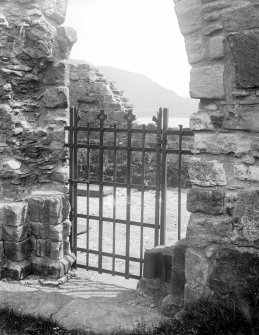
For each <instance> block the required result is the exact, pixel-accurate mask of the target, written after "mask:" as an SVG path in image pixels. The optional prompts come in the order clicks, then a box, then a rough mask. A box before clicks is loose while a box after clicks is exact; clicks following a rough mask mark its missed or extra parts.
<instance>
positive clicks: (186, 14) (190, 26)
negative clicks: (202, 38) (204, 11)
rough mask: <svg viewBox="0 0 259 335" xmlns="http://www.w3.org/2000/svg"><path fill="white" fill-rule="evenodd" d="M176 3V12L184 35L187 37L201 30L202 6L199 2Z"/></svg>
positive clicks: (185, 1) (197, 0) (191, 0)
mask: <svg viewBox="0 0 259 335" xmlns="http://www.w3.org/2000/svg"><path fill="white" fill-rule="evenodd" d="M174 2H175V12H176V15H177V19H178V23H179V27H180V30H181V32H182V34H183V35H187V34H189V33H192V32H194V31H197V30H199V29H201V26H202V23H201V19H202V17H201V4H200V1H199V0H182V1H176V0H174Z"/></svg>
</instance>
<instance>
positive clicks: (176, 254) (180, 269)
mask: <svg viewBox="0 0 259 335" xmlns="http://www.w3.org/2000/svg"><path fill="white" fill-rule="evenodd" d="M186 248H187V245H186V241H185V239H183V240H179V241H178V242H177V243H176V244H175V246H174V249H173V255H172V269H171V271H172V272H171V284H172V294H173V295H179V296H181V297H183V294H184V285H185V282H186V279H185V253H186Z"/></svg>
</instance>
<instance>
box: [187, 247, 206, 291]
mask: <svg viewBox="0 0 259 335" xmlns="http://www.w3.org/2000/svg"><path fill="white" fill-rule="evenodd" d="M185 275H186V282H187V283H188V284H190V285H192V287H195V288H203V286H205V285H206V284H207V280H208V275H209V265H208V261H207V260H206V258H205V256H204V255H203V254H202V253H201V252H200V251H198V250H195V249H192V248H188V249H187V251H186V258H185Z"/></svg>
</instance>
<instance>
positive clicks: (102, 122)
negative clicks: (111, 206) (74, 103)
mask: <svg viewBox="0 0 259 335" xmlns="http://www.w3.org/2000/svg"><path fill="white" fill-rule="evenodd" d="M98 119H99V120H100V161H99V169H100V170H99V176H100V180H99V193H100V195H99V246H98V272H99V273H102V251H103V151H104V150H103V125H104V121H105V119H106V115H105V113H104V111H103V110H101V111H100V113H99V114H98Z"/></svg>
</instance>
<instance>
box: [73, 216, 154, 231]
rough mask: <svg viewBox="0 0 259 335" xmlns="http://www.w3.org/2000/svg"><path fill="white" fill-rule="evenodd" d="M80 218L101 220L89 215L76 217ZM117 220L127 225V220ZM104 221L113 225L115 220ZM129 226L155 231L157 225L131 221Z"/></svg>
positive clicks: (104, 219) (107, 219)
mask: <svg viewBox="0 0 259 335" xmlns="http://www.w3.org/2000/svg"><path fill="white" fill-rule="evenodd" d="M76 216H77V217H78V218H81V219H87V218H89V219H90V220H96V221H97V220H99V216H97V215H87V214H77V215H76ZM115 220H116V223H121V224H127V222H128V221H127V220H122V219H115ZM103 221H106V222H111V223H113V222H114V219H113V218H106V217H103ZM129 224H130V225H131V226H137V227H141V226H143V227H146V228H154V229H155V224H152V223H141V222H137V221H129ZM158 228H160V226H158Z"/></svg>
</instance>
